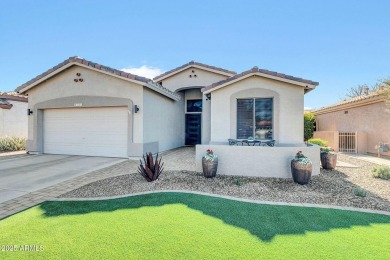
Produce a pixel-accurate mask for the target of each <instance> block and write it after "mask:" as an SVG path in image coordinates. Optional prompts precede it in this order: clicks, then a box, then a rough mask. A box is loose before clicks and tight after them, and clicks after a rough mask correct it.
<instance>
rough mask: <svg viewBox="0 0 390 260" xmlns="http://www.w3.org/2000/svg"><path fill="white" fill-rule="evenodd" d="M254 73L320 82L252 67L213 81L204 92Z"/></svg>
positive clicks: (314, 83)
mask: <svg viewBox="0 0 390 260" xmlns="http://www.w3.org/2000/svg"><path fill="white" fill-rule="evenodd" d="M254 73H262V74H267V75H270V76H274V77H277V78H281V79H288V80H292V81H297V82H301V83H305V84H309V85H314V86H318V85H319V83H318V82H315V81H311V80H307V79H302V78H297V77H294V76H290V75H286V74H283V73H278V72H274V71H269V70H265V69H259V68H258V67H256V66H255V67H253V68H252V69H250V70H246V71H244V72H242V73H240V74H236V75H234V76H232V77H230V78H227V79H225V80H221V81H218V82H216V83H213V84H211V85H210V86H207V87H205V88H203V89H202V92H205V91H209V90H212V89H214V88H216V87H218V86H221V85H223V84H225V83H228V82H231V81H234V80H236V79H240V78H242V77H244V76H246V75H249V74H254Z"/></svg>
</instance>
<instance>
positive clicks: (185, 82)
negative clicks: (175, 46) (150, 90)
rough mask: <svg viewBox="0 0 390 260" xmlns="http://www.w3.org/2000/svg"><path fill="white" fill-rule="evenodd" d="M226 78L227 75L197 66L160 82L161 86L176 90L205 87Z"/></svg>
mask: <svg viewBox="0 0 390 260" xmlns="http://www.w3.org/2000/svg"><path fill="white" fill-rule="evenodd" d="M192 71H194V72H192ZM194 75H196V77H194ZM190 76H191V78H190ZM226 78H228V76H224V75H220V74H217V73H213V72H209V71H206V70H202V69H199V68H188V69H185V70H183V71H181V72H179V73H177V74H175V75H173V76H171V77H168V78H166V79H163V80H162V81H161V82H162V85H163V87H165V88H167V89H169V90H171V91H178V90H182V89H186V88H192V87H205V86H208V85H211V84H213V83H215V82H217V81H220V80H224V79H226ZM158 82H160V81H158Z"/></svg>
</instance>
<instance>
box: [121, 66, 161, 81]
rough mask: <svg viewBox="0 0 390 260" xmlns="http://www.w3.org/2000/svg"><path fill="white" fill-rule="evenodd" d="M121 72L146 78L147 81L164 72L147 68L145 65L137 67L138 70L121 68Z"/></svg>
mask: <svg viewBox="0 0 390 260" xmlns="http://www.w3.org/2000/svg"><path fill="white" fill-rule="evenodd" d="M121 71H124V72H127V73H131V74H135V75H138V76H142V77H146V78H149V79H153V78H154V77H156V76H158V75H160V74H162V73H163V72H164V71H162V70H161V69H159V68H154V67H148V66H147V65H142V66H141V67H138V68H123V69H121Z"/></svg>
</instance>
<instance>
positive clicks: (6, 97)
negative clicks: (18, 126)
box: [0, 91, 28, 102]
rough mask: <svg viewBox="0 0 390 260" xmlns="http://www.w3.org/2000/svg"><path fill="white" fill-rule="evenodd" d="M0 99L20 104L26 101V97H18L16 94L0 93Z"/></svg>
mask: <svg viewBox="0 0 390 260" xmlns="http://www.w3.org/2000/svg"><path fill="white" fill-rule="evenodd" d="M0 99H3V100H13V101H20V102H27V101H28V99H27V96H25V95H20V94H18V93H16V92H1V91H0Z"/></svg>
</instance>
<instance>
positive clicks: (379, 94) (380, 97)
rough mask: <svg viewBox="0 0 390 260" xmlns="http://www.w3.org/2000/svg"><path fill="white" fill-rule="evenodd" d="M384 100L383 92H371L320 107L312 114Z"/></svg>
mask: <svg viewBox="0 0 390 260" xmlns="http://www.w3.org/2000/svg"><path fill="white" fill-rule="evenodd" d="M376 98H377V99H376ZM384 99H385V96H384V95H383V90H378V91H375V92H371V93H369V94H367V95H361V96H357V97H354V98H350V99H346V100H343V101H340V102H337V103H335V104H333V105H330V106H326V107H321V108H319V109H316V110H313V111H312V112H313V113H314V114H317V113H323V112H326V111H328V110H329V111H333V110H334V109H338V108H341V107H343V108H345V106H348V105H350V104H351V105H352V104H359V103H365V102H366V101H371V100H373V101H374V100H377V101H382V100H384ZM375 102H376V101H375Z"/></svg>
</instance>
